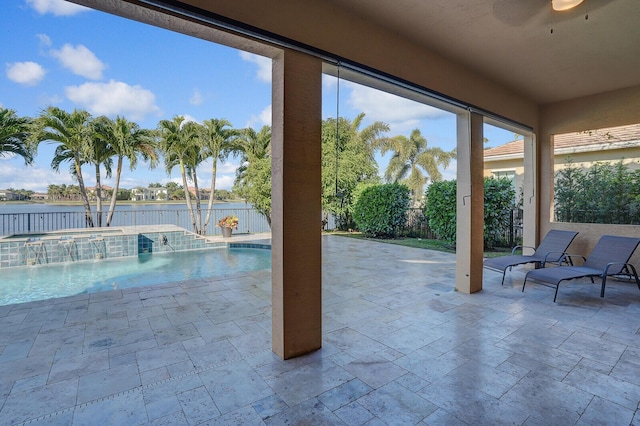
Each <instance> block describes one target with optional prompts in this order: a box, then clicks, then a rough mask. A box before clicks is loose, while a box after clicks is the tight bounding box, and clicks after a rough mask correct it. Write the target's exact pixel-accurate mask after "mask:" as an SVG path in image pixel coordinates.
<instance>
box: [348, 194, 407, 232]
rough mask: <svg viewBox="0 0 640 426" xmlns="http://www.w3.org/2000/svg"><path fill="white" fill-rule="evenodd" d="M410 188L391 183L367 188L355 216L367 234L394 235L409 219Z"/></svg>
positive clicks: (359, 225)
mask: <svg viewBox="0 0 640 426" xmlns="http://www.w3.org/2000/svg"><path fill="white" fill-rule="evenodd" d="M409 202H410V197H409V188H407V186H405V185H400V184H397V183H390V184H384V185H373V186H369V187H366V188H364V189H363V190H362V192H361V193H360V194H358V197H357V202H356V205H355V208H354V212H353V218H354V220H355V222H356V225H357V227H358V229H359V230H360V231H361V232H362V233H364V234H365V235H366V236H370V237H374V238H393V237H395V236H396V235H397V233H398V231H399V230H400V228H401V227H403V226H404V225H405V223H406V222H407V210H408V209H409Z"/></svg>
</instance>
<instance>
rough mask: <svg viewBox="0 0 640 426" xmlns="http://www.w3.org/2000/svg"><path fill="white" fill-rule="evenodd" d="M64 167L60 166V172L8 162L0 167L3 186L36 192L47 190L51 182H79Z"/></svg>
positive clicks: (57, 183)
mask: <svg viewBox="0 0 640 426" xmlns="http://www.w3.org/2000/svg"><path fill="white" fill-rule="evenodd" d="M14 161H20V162H22V160H21V159H20V160H18V159H14ZM63 167H66V166H63ZM63 167H61V168H60V173H56V172H54V171H53V170H51V169H45V168H41V167H38V166H22V167H20V166H14V165H12V164H11V163H10V162H7V163H3V164H2V167H0V182H2V185H3V188H16V189H27V190H30V191H36V192H47V186H48V185H49V184H50V183H55V184H56V185H61V184H63V183H64V184H67V185H71V184H73V185H77V182H74V181H73V179H72V178H71V174H70V173H66V171H65V170H66V169H65V168H63Z"/></svg>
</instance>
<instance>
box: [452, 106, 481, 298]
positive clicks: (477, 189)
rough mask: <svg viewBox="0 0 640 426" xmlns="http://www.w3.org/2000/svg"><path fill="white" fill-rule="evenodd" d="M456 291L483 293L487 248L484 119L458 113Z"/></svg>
mask: <svg viewBox="0 0 640 426" xmlns="http://www.w3.org/2000/svg"><path fill="white" fill-rule="evenodd" d="M457 127H458V131H457V133H458V144H457V150H458V159H457V160H458V169H457V182H458V185H457V228H456V289H457V290H458V291H460V292H463V293H475V292H476V291H480V290H482V256H483V249H484V239H483V226H484V177H483V174H484V170H483V169H484V156H483V149H484V147H483V143H484V142H483V131H482V127H483V118H482V116H481V115H480V114H476V113H473V112H465V113H461V114H458V117H457Z"/></svg>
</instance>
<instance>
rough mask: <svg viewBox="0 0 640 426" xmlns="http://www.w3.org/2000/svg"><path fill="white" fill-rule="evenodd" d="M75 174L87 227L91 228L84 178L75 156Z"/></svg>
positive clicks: (89, 208) (91, 220)
mask: <svg viewBox="0 0 640 426" xmlns="http://www.w3.org/2000/svg"><path fill="white" fill-rule="evenodd" d="M75 167H76V175H77V178H78V186H79V187H80V198H82V204H83V205H84V214H85V220H86V222H87V227H89V228H93V227H94V225H93V218H92V217H91V205H90V204H89V197H87V189H86V188H85V187H84V179H83V178H82V167H81V164H80V159H79V158H78V157H77V156H76V158H75Z"/></svg>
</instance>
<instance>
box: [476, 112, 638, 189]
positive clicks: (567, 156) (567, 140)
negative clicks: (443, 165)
mask: <svg viewBox="0 0 640 426" xmlns="http://www.w3.org/2000/svg"><path fill="white" fill-rule="evenodd" d="M553 140H554V148H555V149H554V171H556V172H557V171H558V170H561V169H564V168H565V167H566V165H567V163H568V162H572V163H573V164H575V165H576V166H578V167H584V168H588V167H590V166H591V165H592V164H594V163H595V162H599V161H600V162H610V163H617V162H619V161H622V162H623V163H624V164H625V165H626V166H627V167H628V168H630V169H638V168H640V124H633V125H630V126H621V127H611V128H606V129H598V130H593V131H589V132H580V133H567V134H562V135H555V136H554V138H553ZM523 159H524V141H523V140H522V139H519V140H515V141H512V142H509V143H506V144H504V145H500V146H497V147H495V148H489V149H486V150H485V151H484V175H485V176H494V177H507V178H510V179H512V180H513V183H514V186H515V188H516V189H518V188H520V187H521V186H522V179H523V173H524V165H523V161H524V160H523Z"/></svg>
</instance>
